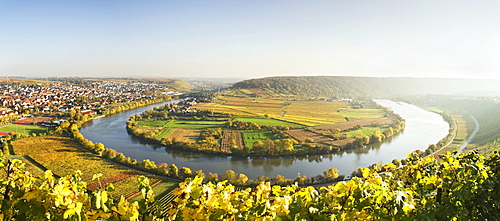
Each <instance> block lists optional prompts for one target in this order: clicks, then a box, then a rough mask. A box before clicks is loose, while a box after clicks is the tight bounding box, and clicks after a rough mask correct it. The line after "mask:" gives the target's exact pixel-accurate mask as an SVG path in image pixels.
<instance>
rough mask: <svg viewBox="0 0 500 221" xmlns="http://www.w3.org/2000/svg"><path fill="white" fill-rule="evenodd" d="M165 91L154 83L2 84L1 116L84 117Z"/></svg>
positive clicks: (149, 97) (152, 96) (0, 89)
mask: <svg viewBox="0 0 500 221" xmlns="http://www.w3.org/2000/svg"><path fill="white" fill-rule="evenodd" d="M166 90H167V88H164V87H163V86H161V85H158V84H154V83H137V82H135V83H129V82H119V81H116V82H115V81H100V82H94V83H92V84H90V86H89V87H82V86H75V85H66V84H63V83H52V84H51V85H50V86H42V85H38V84H32V85H15V84H0V108H2V109H1V111H0V113H1V114H3V115H9V114H17V113H18V112H19V113H22V112H24V111H25V110H34V111H38V112H40V113H57V112H66V111H68V110H71V109H77V110H80V111H81V112H82V113H85V112H89V111H91V110H92V109H97V108H102V107H104V106H105V105H107V104H112V103H117V102H132V101H135V100H140V99H144V98H145V99H152V98H154V97H155V95H156V94H161V93H163V92H165V91H166Z"/></svg>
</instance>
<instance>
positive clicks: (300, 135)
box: [286, 130, 332, 143]
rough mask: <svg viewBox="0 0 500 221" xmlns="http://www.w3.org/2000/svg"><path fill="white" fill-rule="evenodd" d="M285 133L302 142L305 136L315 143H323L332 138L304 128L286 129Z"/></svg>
mask: <svg viewBox="0 0 500 221" xmlns="http://www.w3.org/2000/svg"><path fill="white" fill-rule="evenodd" d="M286 133H287V134H289V135H290V136H291V137H293V138H294V139H296V140H298V141H301V142H304V141H305V140H306V139H307V138H311V139H312V140H313V141H314V142H317V143H325V142H328V141H331V140H332V139H330V138H328V137H325V136H321V135H319V134H315V133H313V132H310V131H306V130H288V131H287V132H286Z"/></svg>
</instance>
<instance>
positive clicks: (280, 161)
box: [81, 100, 449, 179]
mask: <svg viewBox="0 0 500 221" xmlns="http://www.w3.org/2000/svg"><path fill="white" fill-rule="evenodd" d="M172 102H177V100H174V101H169V102H166V103H172ZM376 102H377V103H379V104H381V105H383V106H385V107H389V108H391V109H392V110H393V111H394V112H395V113H398V114H399V115H401V117H403V118H404V119H405V120H406V127H405V130H404V131H403V132H402V133H400V134H398V135H397V136H395V137H393V138H392V139H390V140H387V141H385V142H383V143H381V144H378V145H371V146H368V147H366V148H361V149H356V150H353V151H349V152H344V153H341V154H325V155H315V156H304V157H281V158H265V157H254V158H240V157H231V156H215V155H209V154H201V153H189V152H185V151H178V150H167V151H166V150H165V149H164V148H157V147H153V146H151V145H148V144H144V143H141V142H140V141H139V140H138V139H135V138H133V137H132V136H130V135H129V134H128V133H127V129H126V128H125V122H126V121H127V120H128V119H129V117H130V116H132V115H135V114H139V113H142V112H144V111H146V110H150V109H153V107H155V106H161V105H164V104H165V103H163V104H156V105H150V106H146V107H141V108H138V109H134V110H130V111H126V112H122V113H119V114H115V115H112V116H109V117H105V118H100V119H96V120H94V121H93V122H90V123H87V124H86V125H84V127H82V129H81V133H82V134H83V135H84V136H85V138H87V139H89V140H91V141H93V142H95V143H97V142H100V143H103V144H104V145H105V146H106V147H107V148H112V149H115V150H117V151H118V152H121V153H123V154H125V156H127V157H131V158H133V159H137V160H138V161H142V160H143V159H150V160H152V161H155V162H156V163H157V164H160V163H167V164H172V163H173V164H176V165H177V166H178V167H179V168H180V167H189V168H191V169H192V170H193V171H196V170H203V171H204V172H205V173H206V174H207V175H208V172H212V173H213V172H216V173H218V174H223V173H224V172H225V171H226V170H229V169H231V170H234V171H235V172H237V173H244V174H246V175H247V176H248V177H249V178H250V179H255V178H256V177H257V176H259V175H265V176H268V177H275V176H276V175H283V176H285V177H287V178H291V179H294V178H295V177H297V175H307V176H314V175H318V174H322V173H323V171H324V170H326V169H329V168H332V167H334V168H337V169H338V170H339V171H340V174H350V173H351V172H352V171H354V170H356V169H357V168H359V167H366V166H369V165H371V164H373V163H386V162H391V161H392V160H393V159H396V158H397V159H403V158H406V154H407V153H409V152H411V151H414V150H417V149H420V150H425V149H426V148H427V146H428V145H429V144H435V143H437V142H438V141H439V140H441V139H442V138H444V137H445V136H446V135H447V134H448V130H449V126H448V123H447V122H445V121H444V120H443V118H442V117H441V116H440V115H438V114H436V113H433V112H429V111H426V110H423V109H421V108H418V107H416V106H414V105H411V104H407V103H399V102H393V101H390V100H376Z"/></svg>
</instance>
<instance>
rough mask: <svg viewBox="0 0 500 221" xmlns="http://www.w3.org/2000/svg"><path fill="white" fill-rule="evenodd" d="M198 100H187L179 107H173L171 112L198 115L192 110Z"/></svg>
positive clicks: (180, 103) (179, 104)
mask: <svg viewBox="0 0 500 221" xmlns="http://www.w3.org/2000/svg"><path fill="white" fill-rule="evenodd" d="M196 100H197V99H196V98H189V99H185V100H183V101H181V102H179V103H178V104H177V107H175V106H174V107H172V108H171V109H170V110H169V112H171V113H177V112H182V113H184V114H185V113H191V112H193V113H196V110H194V109H191V107H192V106H196V104H197V102H196Z"/></svg>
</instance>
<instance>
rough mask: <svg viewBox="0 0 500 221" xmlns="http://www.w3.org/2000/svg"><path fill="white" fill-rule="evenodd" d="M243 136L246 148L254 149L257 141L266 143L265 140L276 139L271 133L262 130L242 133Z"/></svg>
mask: <svg viewBox="0 0 500 221" xmlns="http://www.w3.org/2000/svg"><path fill="white" fill-rule="evenodd" d="M241 134H242V136H243V142H244V143H245V145H246V146H248V147H250V148H251V147H252V145H253V143H254V142H255V141H258V140H259V141H265V140H268V139H270V140H274V139H276V137H275V136H274V134H272V133H271V132H269V131H262V130H249V131H244V132H242V133H241Z"/></svg>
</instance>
